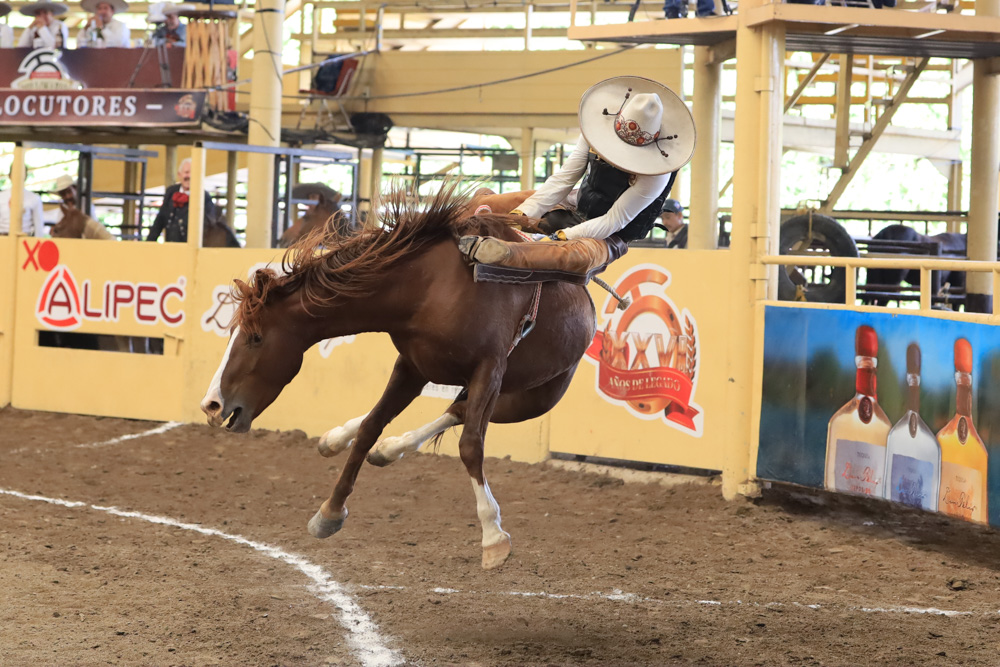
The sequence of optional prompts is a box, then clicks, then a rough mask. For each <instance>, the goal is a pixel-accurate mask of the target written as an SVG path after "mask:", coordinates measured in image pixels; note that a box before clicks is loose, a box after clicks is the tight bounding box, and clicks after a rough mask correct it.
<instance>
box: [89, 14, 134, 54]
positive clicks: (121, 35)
mask: <svg viewBox="0 0 1000 667" xmlns="http://www.w3.org/2000/svg"><path fill="white" fill-rule="evenodd" d="M101 35H102V37H98V36H97V27H96V26H93V25H91V26H88V27H85V28H81V29H80V32H79V33H78V34H77V36H76V48H78V49H82V48H85V47H88V46H97V47H102V46H109V47H120V48H123V49H127V48H129V47H130V46H132V43H131V41H130V35H129V29H128V26H127V25H125V24H124V23H122V22H121V21H119V20H118V19H116V18H112V19H111V20H110V21H109V22H108V24H107V25H106V26H104V27H103V28H101Z"/></svg>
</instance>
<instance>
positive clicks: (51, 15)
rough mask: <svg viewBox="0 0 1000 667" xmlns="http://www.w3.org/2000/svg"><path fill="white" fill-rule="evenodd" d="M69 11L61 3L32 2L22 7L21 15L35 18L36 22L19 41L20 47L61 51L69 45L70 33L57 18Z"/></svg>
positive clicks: (25, 30)
mask: <svg viewBox="0 0 1000 667" xmlns="http://www.w3.org/2000/svg"><path fill="white" fill-rule="evenodd" d="M68 11H69V7H67V6H66V5H64V4H62V3H61V2H46V1H43V2H32V3H29V4H27V5H24V6H23V7H21V13H22V14H24V15H25V16H33V17H35V20H34V21H32V22H31V25H29V26H28V27H27V28H25V29H24V32H22V33H21V39H19V40H18V41H17V45H18V46H29V47H32V48H35V49H39V48H42V47H45V48H48V49H61V48H64V47H66V46H68V45H69V31H68V30H66V26H65V25H64V24H63V22H62V21H59V20H57V19H56V18H55V17H56V16H62V15H63V14H65V13H66V12H68Z"/></svg>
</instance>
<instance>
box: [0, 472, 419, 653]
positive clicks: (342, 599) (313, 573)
mask: <svg viewBox="0 0 1000 667" xmlns="http://www.w3.org/2000/svg"><path fill="white" fill-rule="evenodd" d="M0 494H2V495H8V496H13V497H15V498H21V499H22V500H34V501H39V502H43V503H49V504H51V505H60V506H62V507H71V508H87V509H92V510H95V511H98V512H105V513H107V514H113V515H115V516H120V517H124V518H128V519H140V520H142V521H147V522H149V523H154V524H160V525H163V526H170V527H172V528H180V529H182V530H190V531H194V532H196V533H201V534H202V535H208V536H211V537H220V538H222V539H224V540H229V541H230V542H235V543H237V544H241V545H243V546H246V547H250V548H251V549H253V550H255V551H258V552H260V553H262V554H264V555H266V556H268V557H269V558H274V559H275V560H280V561H281V562H283V563H286V564H288V565H291V566H293V567H295V568H298V570H299V571H300V572H302V574H304V575H305V576H306V577H308V578H309V579H310V580H312V582H313V583H312V584H311V585H309V586H308V587H307V588H308V590H309V591H310V592H311V593H313V595H315V596H316V597H317V598H319V599H320V600H323V601H324V602H329V603H330V604H332V605H333V606H334V607H336V608H337V609H338V610H340V624H341V625H342V626H343V627H344V628H345V629H346V630H347V633H348V635H347V641H348V644H350V646H351V648H352V649H353V653H354V655H355V656H356V657H357V658H358V660H359V661H360V662H361V664H362V665H363V666H364V667H395V666H396V665H401V664H403V662H404V660H403V657H402V655H400V654H399V652H397V651H395V650H393V649H390V648H389V647H388V646H386V645H385V644H384V643H383V641H382V637H381V635H380V634H379V630H378V626H377V625H375V622H374V621H373V620H372V619H371V618H370V617H369V616H368V614H366V613H365V611H364V610H363V609H362V608H361V607H360V606H359V605H358V604H357V603H356V602H355V601H354V599H353V598H352V597H351V596H350V595H349V594H348V593H347V592H346V591H345V590H344V587H343V586H342V585H341V584H340V582H338V581H335V580H334V579H333V577H332V576H330V573H329V572H327V571H326V570H324V569H323V568H322V567H321V566H319V565H316V564H314V563H310V562H309V561H308V560H306V559H305V558H303V557H302V556H299V555H297V554H292V553H288V552H287V551H284V550H283V549H279V548H278V547H274V546H271V545H269V544H264V543H263V542H256V541H254V540H250V539H247V538H245V537H242V536H240V535H232V534H230V533H224V532H222V531H221V530H216V529H215V528H205V527H204V526H199V525H197V524H193V523H184V522H182V521H177V520H176V519H171V518H170V517H166V516H156V515H153V514H143V513H142V512H130V511H126V510H121V509H118V508H117V507H105V506H102V505H90V504H88V503H83V502H77V501H72V500H61V499H59V498H49V497H46V496H37V495H30V494H27V493H20V492H19V491H11V490H9V489H0Z"/></svg>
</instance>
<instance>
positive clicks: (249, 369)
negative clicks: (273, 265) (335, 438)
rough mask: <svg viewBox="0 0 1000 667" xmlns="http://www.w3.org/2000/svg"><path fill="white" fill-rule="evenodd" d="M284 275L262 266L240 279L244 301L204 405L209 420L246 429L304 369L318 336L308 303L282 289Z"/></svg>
mask: <svg viewBox="0 0 1000 667" xmlns="http://www.w3.org/2000/svg"><path fill="white" fill-rule="evenodd" d="M283 281H284V278H283V277H278V276H276V275H275V274H274V272H272V271H270V270H268V269H261V270H258V271H257V272H256V273H255V274H254V276H253V279H252V280H251V281H250V283H249V284H247V283H244V282H243V281H240V280H237V281H235V289H236V294H235V296H236V299H237V301H238V303H239V306H238V308H237V312H236V315H235V317H234V325H233V329H232V333H231V334H230V337H229V345H228V347H227V348H226V352H225V355H224V356H223V358H222V363H221V364H220V365H219V369H218V370H217V371H216V372H215V377H213V378H212V382H211V384H210V385H209V387H208V392H207V393H206V394H205V398H204V399H202V401H201V409H202V411H204V413H205V414H206V415H207V416H208V423H209V424H211V425H212V426H221V425H222V424H223V423H224V422H225V421H226V419H229V423H228V425H227V426H226V428H227V430H229V431H234V432H237V433H244V432H246V431H249V430H250V425H251V424H252V423H253V420H254V419H256V417H257V416H258V415H259V414H260V413H261V412H263V411H264V409H265V408H267V406H269V405H270V404H271V403H273V402H274V400H275V399H276V398H277V397H278V394H280V393H281V390H282V389H283V388H284V387H285V385H287V384H288V383H289V382H291V380H292V378H294V377H295V375H296V374H297V373H298V372H299V369H300V368H301V367H302V356H303V354H304V352H305V351H306V349H308V348H309V347H310V346H311V345H312V344H313V343H315V342H316V341H315V340H312V339H311V338H310V333H309V332H310V331H311V329H312V327H310V326H308V325H307V324H305V323H304V321H303V320H304V319H305V317H306V313H305V309H304V306H303V304H302V302H301V300H300V299H298V298H295V296H294V293H292V292H290V291H286V290H283V289H282V287H283Z"/></svg>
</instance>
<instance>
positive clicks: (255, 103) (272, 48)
mask: <svg viewBox="0 0 1000 667" xmlns="http://www.w3.org/2000/svg"><path fill="white" fill-rule="evenodd" d="M256 7H257V8H256V11H255V12H254V31H253V51H254V53H253V69H252V76H253V85H252V86H251V87H250V130H249V134H248V138H247V141H248V143H249V144H251V145H253V146H274V147H276V146H278V145H279V144H280V143H281V141H280V140H281V45H282V44H283V43H284V34H283V24H284V20H285V0H259V2H258V3H257V6H256ZM248 167H249V175H248V176H247V247H251V248H270V247H271V222H272V221H271V208H272V206H273V205H274V156H273V155H267V154H265V153H250V154H249V159H248Z"/></svg>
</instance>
